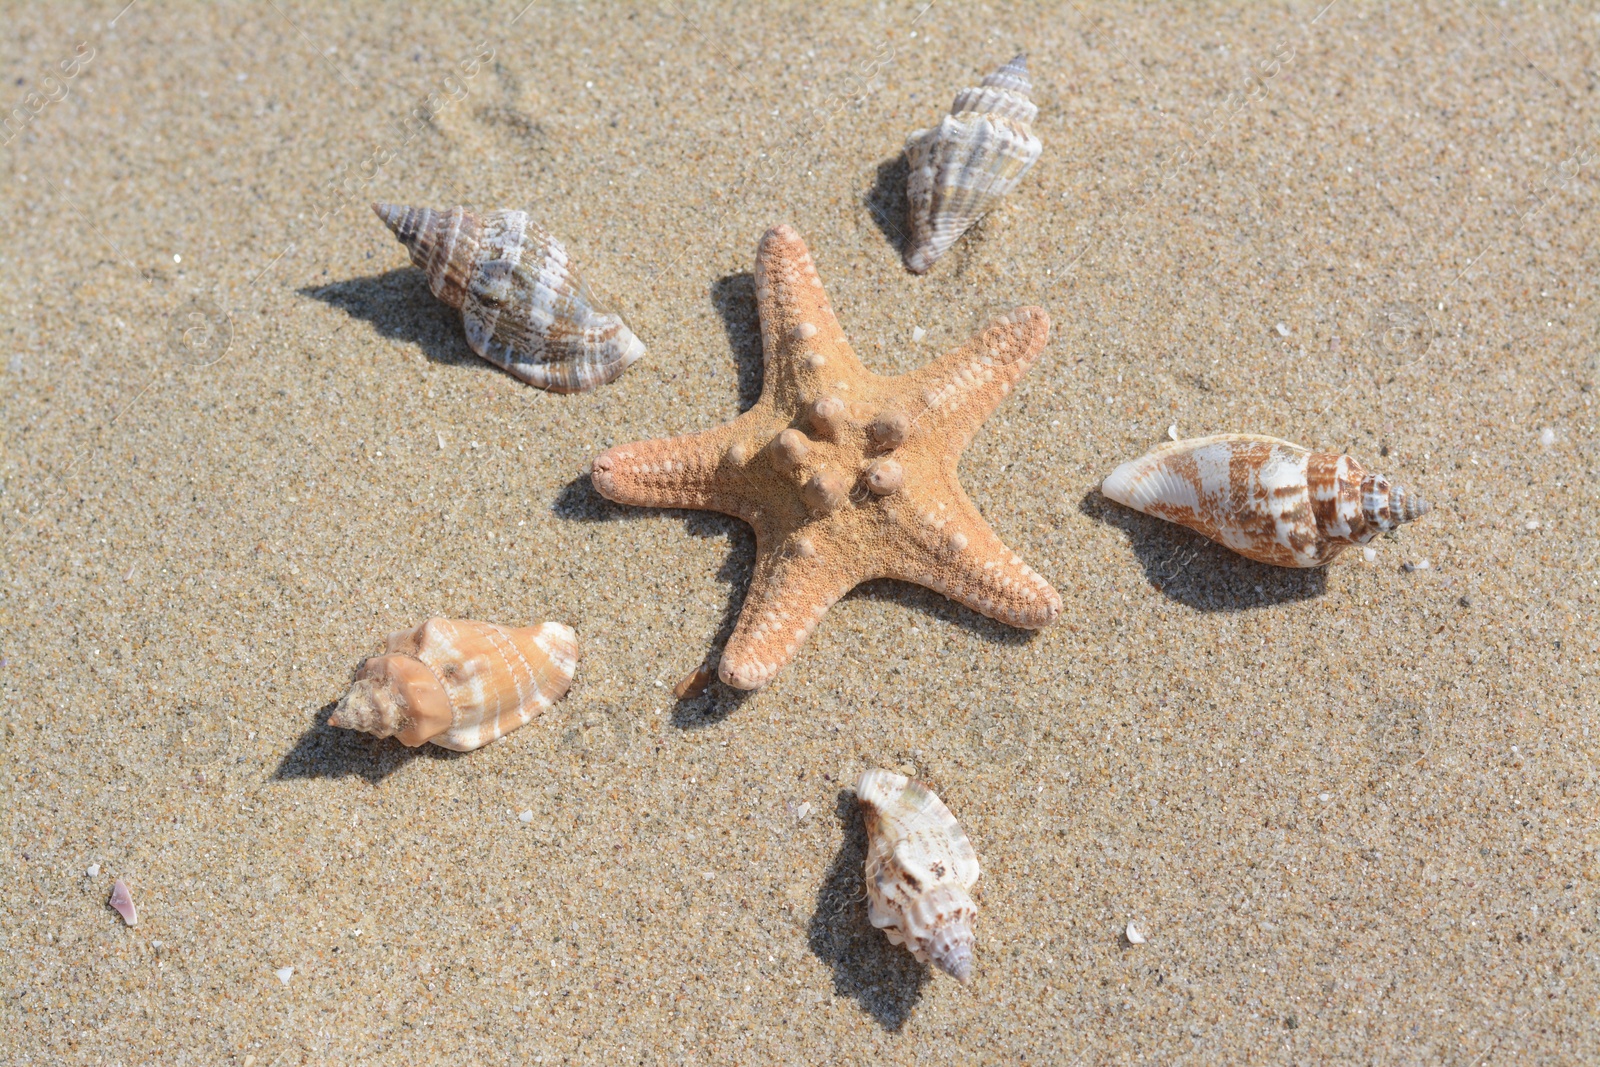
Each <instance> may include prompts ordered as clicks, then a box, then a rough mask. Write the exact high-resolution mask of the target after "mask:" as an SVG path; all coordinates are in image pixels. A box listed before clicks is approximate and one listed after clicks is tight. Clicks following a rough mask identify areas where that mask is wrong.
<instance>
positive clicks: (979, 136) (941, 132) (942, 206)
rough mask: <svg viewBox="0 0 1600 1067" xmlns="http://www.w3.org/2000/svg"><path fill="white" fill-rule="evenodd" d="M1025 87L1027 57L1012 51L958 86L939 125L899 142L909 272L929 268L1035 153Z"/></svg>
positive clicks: (1032, 112)
mask: <svg viewBox="0 0 1600 1067" xmlns="http://www.w3.org/2000/svg"><path fill="white" fill-rule="evenodd" d="M1032 88H1033V83H1032V82H1031V81H1030V80H1029V78H1028V61H1027V57H1026V56H1025V55H1019V56H1017V57H1016V58H1015V59H1013V60H1012V61H1011V62H1009V63H1007V64H1006V65H1005V66H1003V67H1001V68H1000V69H999V70H997V71H995V72H994V73H993V74H990V75H989V76H988V77H987V78H984V79H983V83H982V84H981V85H977V86H974V87H972V88H970V89H963V90H961V92H960V93H958V94H957V95H956V99H955V103H953V104H951V105H950V114H948V115H946V116H944V118H942V119H940V120H939V125H937V126H934V127H932V128H931V129H926V130H918V131H916V132H915V133H913V134H912V135H911V136H910V138H908V139H907V141H906V164H907V167H908V170H907V173H906V211H907V221H908V222H909V223H910V225H911V239H910V240H909V241H908V242H907V243H906V249H905V264H906V267H907V268H908V269H909V270H912V271H914V272H916V273H917V274H922V273H924V272H925V271H926V270H927V269H928V268H929V267H931V266H933V264H934V261H935V260H937V259H938V258H939V257H940V256H942V255H944V254H945V253H946V252H947V251H949V249H950V246H951V245H953V244H955V243H956V241H958V240H959V239H960V238H961V235H962V234H964V233H966V232H967V230H968V228H970V227H971V226H972V224H973V223H975V222H977V221H978V219H979V218H981V217H982V216H983V215H984V214H985V213H986V212H988V211H989V210H990V209H992V208H993V207H994V206H995V205H996V204H997V203H999V201H1000V198H1001V197H1003V196H1005V195H1006V194H1007V193H1009V192H1011V190H1013V189H1015V188H1016V187H1017V183H1018V182H1020V181H1021V180H1022V176H1023V175H1024V174H1026V173H1027V171H1028V168H1029V167H1031V166H1033V164H1034V161H1035V160H1037V159H1038V158H1039V152H1040V151H1041V148H1042V146H1041V145H1040V144H1039V138H1037V137H1035V136H1034V135H1033V125H1032V124H1033V120H1034V118H1035V117H1037V116H1038V114H1039V108H1038V107H1037V106H1036V105H1035V104H1034V103H1033V101H1032V100H1030V99H1029V98H1028V93H1029V92H1030V91H1031V90H1032Z"/></svg>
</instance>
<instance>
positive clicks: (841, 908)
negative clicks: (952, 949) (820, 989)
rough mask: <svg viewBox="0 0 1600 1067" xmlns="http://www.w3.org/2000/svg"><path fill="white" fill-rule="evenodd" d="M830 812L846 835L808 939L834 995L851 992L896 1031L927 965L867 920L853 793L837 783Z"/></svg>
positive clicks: (861, 828) (863, 844)
mask: <svg viewBox="0 0 1600 1067" xmlns="http://www.w3.org/2000/svg"><path fill="white" fill-rule="evenodd" d="M834 814H835V815H836V816H837V818H838V819H839V825H840V826H841V827H842V828H843V830H844V841H843V843H842V844H841V845H840V846H839V853H838V855H836V856H834V858H833V863H832V864H831V865H829V867H828V872H827V874H826V875H824V877H823V879H822V886H821V888H819V889H818V890H817V906H816V909H815V910H814V911H813V912H812V913H811V921H810V923H809V925H808V927H807V930H806V935H807V936H806V939H807V943H808V944H809V946H810V948H811V952H812V954H813V955H815V956H816V957H817V958H818V959H819V960H821V961H822V962H824V963H826V964H827V965H828V966H829V967H832V968H833V992H834V995H835V996H841V997H854V998H855V1000H856V1002H857V1003H859V1004H860V1005H861V1007H862V1009H863V1010H864V1011H866V1012H867V1014H869V1015H871V1016H872V1017H873V1018H874V1019H876V1020H877V1021H878V1025H880V1026H882V1027H883V1028H884V1029H885V1030H889V1031H891V1032H892V1031H897V1030H899V1029H900V1028H901V1027H903V1026H905V1024H906V1020H907V1019H909V1018H910V1017H911V1011H912V1009H913V1008H915V1007H916V1005H917V1001H918V1000H920V999H921V997H922V987H923V986H924V985H926V984H927V982H928V969H927V967H925V966H924V965H922V964H920V963H918V962H917V961H916V959H915V958H914V957H913V956H912V955H911V953H909V952H907V951H906V950H905V949H904V948H901V947H899V946H896V945H891V944H890V943H889V939H888V938H887V937H885V936H884V934H883V931H881V930H877V929H875V928H874V927H873V925H872V924H871V923H870V922H868V921H867V907H866V904H865V899H866V895H867V891H866V884H865V866H866V860H867V828H866V825H865V823H864V822H863V820H862V818H861V806H860V805H859V804H857V803H856V798H855V794H854V793H852V792H851V791H850V790H848V789H841V790H840V791H839V796H838V798H837V800H836V802H835V804H834Z"/></svg>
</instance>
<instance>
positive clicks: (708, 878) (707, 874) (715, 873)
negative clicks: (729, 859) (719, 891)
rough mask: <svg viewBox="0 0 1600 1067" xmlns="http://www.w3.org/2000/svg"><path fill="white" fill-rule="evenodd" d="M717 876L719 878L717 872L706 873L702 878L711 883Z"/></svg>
mask: <svg viewBox="0 0 1600 1067" xmlns="http://www.w3.org/2000/svg"><path fill="white" fill-rule="evenodd" d="M716 876H717V872H716V871H706V872H705V873H704V874H702V875H701V876H700V877H702V878H704V879H705V880H706V881H708V882H709V881H711V879H713V878H715V877H716Z"/></svg>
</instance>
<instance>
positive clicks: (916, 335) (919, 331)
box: [911, 326, 928, 344]
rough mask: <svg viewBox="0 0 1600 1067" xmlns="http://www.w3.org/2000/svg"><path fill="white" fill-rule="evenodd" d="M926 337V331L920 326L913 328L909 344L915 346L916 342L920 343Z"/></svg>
mask: <svg viewBox="0 0 1600 1067" xmlns="http://www.w3.org/2000/svg"><path fill="white" fill-rule="evenodd" d="M926 336H928V331H927V330H924V329H923V328H922V327H921V326H913V327H912V328H911V343H912V344H916V343H917V342H918V341H921V340H922V339H923V338H924V337H926Z"/></svg>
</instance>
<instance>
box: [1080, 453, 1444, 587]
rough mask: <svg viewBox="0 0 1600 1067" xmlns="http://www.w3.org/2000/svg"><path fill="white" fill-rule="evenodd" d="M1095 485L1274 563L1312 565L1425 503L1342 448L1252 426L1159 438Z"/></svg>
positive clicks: (1414, 514) (1419, 512)
mask: <svg viewBox="0 0 1600 1067" xmlns="http://www.w3.org/2000/svg"><path fill="white" fill-rule="evenodd" d="M1100 492H1101V493H1103V494H1104V495H1105V496H1106V497H1108V498H1109V499H1111V500H1115V501H1116V502H1117V503H1119V504H1124V505H1126V506H1128V507H1130V508H1133V509H1134V510H1136V511H1142V512H1144V513H1145V514H1146V515H1154V516H1156V517H1157V518H1162V519H1167V520H1168V521H1170V522H1176V523H1181V524H1182V525H1184V526H1187V527H1189V528H1190V529H1191V530H1197V531H1199V532H1200V533H1202V534H1204V535H1205V536H1207V537H1209V538H1211V539H1212V540H1213V541H1216V542H1218V543H1219V544H1222V545H1226V546H1227V547H1228V548H1231V549H1233V550H1234V551H1235V552H1237V553H1239V554H1240V555H1241V556H1245V557H1248V558H1249V559H1253V560H1256V561H1258V562H1261V563H1270V564H1273V565H1275V566H1279V567H1320V566H1322V565H1324V564H1326V563H1328V562H1330V561H1331V560H1332V559H1333V558H1334V557H1335V556H1337V555H1338V554H1339V552H1340V551H1342V550H1343V549H1344V548H1345V547H1346V546H1348V545H1364V544H1366V543H1367V542H1368V541H1370V540H1372V538H1373V537H1375V536H1377V535H1378V534H1380V533H1387V532H1389V531H1390V530H1393V529H1395V528H1396V527H1397V526H1399V525H1400V524H1401V523H1404V522H1410V521H1412V520H1413V519H1416V518H1420V517H1421V516H1423V515H1425V514H1427V513H1428V511H1430V510H1431V506H1430V505H1429V504H1428V502H1427V501H1425V500H1421V499H1419V498H1417V497H1415V496H1413V495H1411V494H1410V493H1407V492H1406V490H1404V489H1402V488H1401V487H1400V486H1398V485H1391V484H1390V483H1389V480H1388V479H1387V478H1385V477H1384V476H1383V475H1381V474H1369V473H1367V471H1366V470H1365V469H1364V468H1363V467H1362V466H1361V464H1359V463H1357V462H1356V461H1355V460H1354V459H1352V458H1351V457H1349V456H1342V455H1338V454H1336V453H1332V452H1312V451H1310V450H1309V449H1305V448H1301V447H1300V446H1299V445H1294V444H1290V443H1289V442H1288V441H1280V440H1279V439H1278V438H1276V437H1263V436H1261V435H1259V434H1217V435H1216V436H1213V437H1196V438H1193V439H1191V440H1187V441H1176V442H1173V443H1172V444H1169V445H1164V446H1163V447H1161V448H1158V449H1156V450H1155V451H1154V452H1151V453H1150V454H1149V455H1147V456H1143V457H1141V458H1139V459H1136V460H1132V461H1131V462H1128V463H1124V464H1123V465H1122V466H1120V467H1118V468H1117V469H1116V470H1114V471H1112V472H1111V474H1110V475H1109V476H1108V477H1107V478H1106V480H1105V481H1104V482H1103V483H1101V486H1100Z"/></svg>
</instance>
